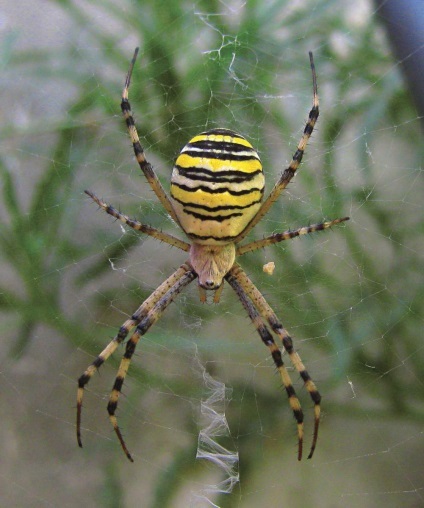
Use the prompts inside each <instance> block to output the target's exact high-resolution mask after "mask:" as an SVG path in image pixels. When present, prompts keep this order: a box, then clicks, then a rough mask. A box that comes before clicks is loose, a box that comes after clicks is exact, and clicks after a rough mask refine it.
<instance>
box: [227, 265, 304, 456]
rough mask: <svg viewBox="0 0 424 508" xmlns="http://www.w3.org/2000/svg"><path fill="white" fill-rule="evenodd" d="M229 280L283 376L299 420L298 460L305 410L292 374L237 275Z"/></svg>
mask: <svg viewBox="0 0 424 508" xmlns="http://www.w3.org/2000/svg"><path fill="white" fill-rule="evenodd" d="M227 277H228V278H227V280H228V282H229V284H230V285H231V286H232V288H233V289H234V291H235V292H236V293H237V296H238V297H239V299H240V301H241V303H242V304H243V307H244V308H245V309H246V311H247V313H248V315H249V317H250V319H251V320H252V322H253V324H254V326H255V328H256V330H257V332H258V333H259V336H260V337H261V339H262V342H263V343H264V344H265V346H267V347H268V349H269V350H270V352H271V356H272V359H273V360H274V363H275V366H276V367H277V370H278V372H279V373H280V376H281V381H282V383H283V386H284V388H285V390H286V392H287V396H288V398H289V403H290V407H291V409H292V411H293V414H294V417H295V419H296V422H297V435H298V452H297V457H298V460H301V459H302V451H303V433H304V430H303V411H302V408H301V406H300V402H299V399H298V397H297V395H296V392H295V389H294V387H293V384H292V381H291V378H290V375H289V373H288V371H287V369H286V367H285V365H284V363H283V359H282V355H281V351H280V349H279V348H278V346H277V345H276V343H275V341H274V339H273V337H272V335H271V332H270V331H269V330H268V328H267V327H266V325H265V323H264V321H263V319H262V317H261V316H260V314H259V313H258V311H257V309H256V307H255V305H254V304H253V302H252V301H251V300H250V299H249V297H248V296H247V294H246V292H245V291H244V289H243V287H242V285H241V284H240V283H239V281H238V280H237V278H236V277H234V276H233V275H229V276H227Z"/></svg>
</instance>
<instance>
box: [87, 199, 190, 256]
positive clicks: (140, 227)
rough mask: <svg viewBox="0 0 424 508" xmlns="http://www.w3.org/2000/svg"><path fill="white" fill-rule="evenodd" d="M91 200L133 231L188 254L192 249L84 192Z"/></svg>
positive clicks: (184, 243) (173, 237)
mask: <svg viewBox="0 0 424 508" xmlns="http://www.w3.org/2000/svg"><path fill="white" fill-rule="evenodd" d="M84 192H85V193H86V194H87V195H88V196H90V198H91V199H92V200H93V201H94V202H95V203H97V204H98V205H99V206H100V208H102V209H103V210H104V211H105V212H106V213H108V214H109V215H112V217H115V218H116V219H118V220H120V221H121V222H123V223H124V224H126V225H127V226H129V227H130V228H132V229H135V230H136V231H141V232H142V233H145V234H146V235H149V236H152V237H153V238H156V240H160V241H161V242H165V243H167V244H169V245H172V246H173V247H177V248H178V249H181V250H184V251H186V252H188V251H189V249H190V244H189V243H187V242H184V241H182V240H180V239H179V238H176V237H175V236H172V235H169V234H168V233H163V232H162V231H159V229H156V228H153V227H151V226H147V225H146V224H142V223H141V222H139V221H137V220H133V219H130V218H129V217H128V215H125V214H123V213H121V212H119V211H118V210H116V208H114V207H113V206H112V205H108V204H107V203H105V202H104V201H102V200H101V199H100V198H98V197H97V196H96V195H95V194H94V193H93V192H91V191H88V190H86V191H84Z"/></svg>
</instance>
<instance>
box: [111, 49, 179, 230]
mask: <svg viewBox="0 0 424 508" xmlns="http://www.w3.org/2000/svg"><path fill="white" fill-rule="evenodd" d="M138 51H139V48H136V49H135V51H134V56H133V58H132V60H131V64H130V67H129V69H128V74H127V77H126V79H125V85H124V90H123V91H122V101H121V110H122V113H123V115H124V119H125V123H126V124H127V128H128V133H129V135H130V138H131V142H132V145H133V148H134V154H135V158H136V159H137V162H138V164H139V166H140V169H141V171H142V172H143V174H144V176H145V177H146V179H147V181H148V183H149V185H150V187H151V188H152V190H153V192H154V193H155V194H156V196H157V197H158V199H159V201H160V202H161V203H162V206H163V207H164V208H165V210H166V211H167V212H168V213H169V215H170V216H171V217H172V218H173V219H174V221H175V222H176V223H177V224H179V222H178V219H177V216H176V214H175V211H174V208H173V207H172V204H171V201H170V199H169V197H168V195H167V193H166V192H165V190H164V188H163V187H162V184H161V183H160V181H159V178H158V177H157V175H156V173H155V171H154V170H153V167H152V165H151V164H150V162H147V160H146V157H145V156H144V150H143V147H142V146H141V143H140V138H139V136H138V132H137V128H136V126H135V122H134V117H133V115H132V112H131V105H130V102H129V100H128V90H129V87H130V83H131V75H132V72H133V69H134V64H135V61H136V59H137V54H138Z"/></svg>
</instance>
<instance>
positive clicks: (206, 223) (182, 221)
mask: <svg viewBox="0 0 424 508" xmlns="http://www.w3.org/2000/svg"><path fill="white" fill-rule="evenodd" d="M138 51H139V48H136V50H135V52H134V56H133V58H132V60H131V63H130V66H129V70H128V73H127V77H126V80H125V85H124V89H123V93H122V101H121V109H122V113H123V115H124V119H125V122H126V125H127V128H128V132H129V136H130V138H131V141H132V144H133V148H134V153H135V157H136V159H137V162H138V164H139V165H140V168H141V170H142V172H143V173H144V176H145V177H146V179H147V181H148V183H149V184H150V186H151V188H152V189H153V191H154V193H155V194H156V196H157V198H158V199H159V201H160V203H161V204H162V206H163V207H164V208H165V210H166V211H167V213H168V214H169V215H170V216H171V218H172V219H173V220H174V221H175V222H176V224H177V225H179V226H180V228H181V229H182V230H183V232H184V233H185V235H186V236H187V238H188V239H189V240H190V242H186V241H183V240H180V239H178V238H176V237H174V236H172V235H170V234H168V233H164V232H163V231H160V230H158V229H155V228H154V227H151V226H148V225H146V224H143V223H141V222H138V221H137V220H133V219H130V218H129V217H128V216H127V215H124V214H123V213H121V212H119V211H118V210H116V209H115V208H114V207H113V206H111V205H109V204H106V203H105V202H103V201H102V200H101V199H99V198H98V197H97V196H96V195H95V194H93V193H92V192H90V191H88V190H87V191H85V192H86V194H88V195H89V196H90V198H91V199H92V200H93V201H94V202H95V203H97V204H98V205H99V207H100V208H102V209H103V210H104V211H105V212H106V213H108V214H109V215H112V216H113V217H115V218H116V219H118V220H120V221H121V222H123V223H124V224H126V225H127V226H129V227H130V228H132V229H134V230H136V231H140V232H142V233H145V234H146V235H149V236H152V237H153V238H156V239H157V240H160V241H162V242H165V243H167V244H169V245H171V246H173V247H176V248H178V249H181V250H183V251H185V252H188V260H187V261H186V262H185V263H183V264H182V265H181V266H180V267H179V268H178V269H177V270H176V271H175V272H174V273H173V274H172V275H170V276H169V277H168V278H167V279H166V280H165V281H164V282H163V283H162V284H161V285H160V286H159V287H158V288H157V289H156V290H155V291H153V293H152V294H151V295H150V296H149V297H148V298H147V300H145V301H144V302H143V303H142V304H141V305H140V307H139V308H138V309H137V310H136V311H135V312H134V314H132V316H131V317H130V318H129V319H127V320H126V321H125V323H124V324H123V325H122V326H121V327H120V328H119V331H118V333H117V335H116V336H115V337H114V338H113V340H112V341H111V342H110V343H109V344H108V345H107V346H106V348H105V349H104V350H103V351H102V352H101V353H100V354H99V355H98V356H97V357H96V358H95V359H94V361H93V362H92V363H91V364H90V365H89V366H88V368H87V370H86V371H85V372H84V373H83V374H82V375H81V377H80V378H79V380H78V392H77V422H76V430H77V440H78V444H79V446H80V447H82V441H81V411H82V400H83V395H84V389H85V386H86V385H87V383H88V382H89V381H90V379H91V377H92V376H93V374H94V373H95V372H96V371H97V370H98V369H99V368H100V366H101V365H102V364H103V363H104V362H105V361H106V360H107V359H108V358H109V357H110V355H111V354H112V353H114V352H115V350H116V349H117V348H118V346H119V345H120V344H121V343H123V342H124V340H125V339H126V337H127V336H128V334H129V332H130V331H131V330H133V331H132V335H131V336H130V338H129V340H128V341H127V342H126V344H125V352H124V354H123V358H122V360H121V363H120V366H119V369H118V373H117V376H116V379H115V382H114V385H113V388H112V391H111V393H110V397H109V403H108V406H107V410H108V413H109V419H110V422H111V423H112V426H113V428H114V430H115V433H116V435H117V437H118V439H119V442H120V444H121V446H122V449H123V451H124V452H125V454H126V456H127V457H128V459H129V460H130V461H131V462H133V457H132V455H131V454H130V452H129V450H128V448H127V445H126V443H125V441H124V438H123V436H122V433H121V430H120V427H119V426H118V421H117V417H116V409H117V405H118V398H119V395H120V393H121V390H122V385H123V383H124V380H125V376H126V375H127V372H128V368H129V366H130V362H131V358H132V356H133V354H134V351H135V349H136V346H137V343H138V341H139V339H140V337H141V336H143V335H144V334H145V333H146V332H147V331H148V330H149V329H150V327H151V326H152V325H153V324H154V323H156V322H157V321H158V319H159V318H160V317H161V315H162V313H163V312H164V311H165V309H166V308H167V307H168V305H169V304H170V303H171V302H172V301H173V300H174V299H175V298H176V296H177V295H178V294H179V293H180V292H181V291H182V290H183V289H184V288H185V287H186V286H188V285H189V284H190V283H191V282H193V281H194V280H195V279H196V278H197V279H198V287H199V297H200V301H201V302H205V301H206V291H213V292H214V293H213V301H214V302H215V303H218V302H219V299H220V295H221V292H222V290H223V287H224V280H225V281H227V283H228V284H229V285H230V286H231V287H232V289H233V290H234V291H235V293H236V294H237V296H238V298H239V299H240V301H241V303H242V305H243V307H244V308H245V310H246V312H247V314H248V315H249V317H250V319H251V320H252V322H253V324H254V326H255V328H256V330H257V332H258V334H259V336H260V338H261V339H262V341H263V343H264V344H265V345H266V346H267V347H268V349H269V351H270V353H271V356H272V359H273V361H274V364H275V367H276V368H277V370H278V372H279V374H280V377H281V381H282V383H283V386H284V388H285V390H286V392H287V395H288V400H289V404H290V407H291V409H292V411H293V414H294V417H295V420H296V423H297V436H298V451H297V458H298V460H301V459H302V451H303V434H304V425H303V412H302V408H301V405H300V402H299V399H298V397H297V395H296V392H295V389H294V387H293V384H292V381H291V379H290V375H289V373H288V371H287V369H286V367H285V365H284V363H283V360H282V354H281V351H280V349H279V347H278V346H277V345H276V343H275V341H274V338H273V335H272V332H273V333H274V334H275V335H276V336H277V337H279V338H280V339H281V341H282V345H283V349H284V350H285V351H286V352H287V354H288V356H289V358H290V361H291V363H292V364H293V366H294V368H295V369H296V371H297V372H298V373H299V375H300V377H301V378H302V380H303V383H304V386H305V387H306V390H307V391H308V393H309V395H310V397H311V399H312V401H313V404H314V430H313V437H312V444H311V448H310V451H309V455H308V458H311V457H312V455H313V453H314V450H315V447H316V444H317V439H318V429H319V422H320V413H321V409H320V402H321V395H320V394H319V392H318V390H317V387H316V385H315V383H314V382H313V380H312V379H311V377H310V375H309V374H308V372H307V370H306V368H305V366H304V364H303V363H302V360H301V359H300V356H299V355H298V353H297V352H296V351H295V350H294V347H293V341H292V338H291V336H290V335H289V333H288V332H287V330H286V329H285V328H284V326H283V325H282V323H281V321H280V320H279V319H278V318H277V316H276V314H275V313H274V311H273V310H272V308H271V307H270V306H269V304H268V303H267V302H266V300H265V298H264V297H263V295H262V294H261V292H260V291H259V289H257V287H256V286H255V285H254V284H253V282H252V281H251V280H250V279H249V277H248V276H247V275H246V273H245V272H244V271H243V269H242V268H241V266H240V265H239V264H238V263H237V262H236V261H235V258H236V257H237V256H241V255H243V254H246V253H248V252H253V251H255V250H258V249H262V248H264V247H266V246H268V245H272V244H275V243H278V242H282V241H284V240H289V239H292V238H295V237H298V236H301V235H305V234H308V233H313V232H315V231H321V230H324V229H328V228H330V227H331V226H334V225H336V224H339V223H341V222H344V221H347V220H348V219H349V217H343V218H340V219H334V220H331V221H328V222H322V223H320V224H313V225H310V226H306V227H301V228H298V229H295V230H289V231H285V232H282V233H274V234H273V235H270V236H268V237H266V238H263V239H261V240H256V241H253V242H249V243H244V244H241V241H242V240H243V239H244V238H245V237H246V235H247V234H248V233H249V232H250V231H251V230H252V229H253V228H254V227H255V226H256V224H258V222H259V221H260V220H261V219H262V218H263V217H264V216H265V214H266V213H267V212H268V210H269V209H270V207H271V205H272V204H273V203H274V202H275V201H276V200H277V198H278V197H279V195H280V193H281V191H282V190H283V189H285V188H286V187H287V185H288V184H289V182H290V181H291V179H292V178H293V176H294V175H295V174H296V170H297V168H298V167H299V164H300V163H301V160H302V156H303V153H304V151H305V148H306V144H307V142H308V140H309V138H310V136H311V134H312V131H313V129H314V126H315V123H316V121H317V119H318V114H319V102H318V91H317V80H316V73H315V66H314V60H313V56H312V53H311V52H310V53H309V59H310V66H311V70H312V83H313V105H312V109H311V111H310V113H309V118H308V120H307V122H306V126H305V128H304V131H303V134H302V137H301V139H300V141H299V143H298V146H297V150H296V152H295V154H294V155H293V158H292V161H291V163H290V164H289V166H288V167H287V168H286V169H285V170H284V171H283V172H282V174H281V176H280V178H279V179H278V181H277V182H276V184H275V185H274V187H273V189H272V190H271V192H270V194H269V195H268V197H267V198H266V199H265V200H263V194H264V184H265V181H264V175H263V171H262V165H261V161H260V159H259V156H258V154H257V152H256V151H255V150H254V148H253V147H252V145H251V144H250V143H249V141H247V140H246V139H245V138H244V137H243V136H241V135H240V134H237V133H235V132H233V131H231V130H228V129H222V128H219V129H212V130H209V131H207V132H202V133H201V134H198V135H197V136H194V137H193V138H192V139H191V140H190V141H189V142H188V143H187V144H186V145H185V146H184V148H183V149H182V150H181V152H180V154H179V155H178V157H177V159H176V162H175V165H174V168H173V172H172V177H171V193H170V196H168V194H167V193H166V192H165V190H164V188H163V187H162V185H161V183H160V181H159V179H158V177H157V176H156V173H155V172H154V170H153V168H152V166H151V165H150V163H149V162H148V161H147V160H146V158H145V155H144V150H143V147H142V146H141V144H140V140H139V137H138V133H137V129H136V126H135V123H134V119H133V116H132V112H131V107H130V103H129V100H128V90H129V86H130V81H131V75H132V72H133V69H134V65H135V61H136V58H137V54H138Z"/></svg>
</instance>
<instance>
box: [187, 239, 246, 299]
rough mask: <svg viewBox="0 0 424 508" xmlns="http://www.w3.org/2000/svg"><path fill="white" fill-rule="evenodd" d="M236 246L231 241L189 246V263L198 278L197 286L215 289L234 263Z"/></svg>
mask: <svg viewBox="0 0 424 508" xmlns="http://www.w3.org/2000/svg"><path fill="white" fill-rule="evenodd" d="M235 257H236V248H235V245H234V244H233V243H228V244H226V245H200V244H198V243H193V244H192V245H191V247H190V264H191V266H192V267H193V268H194V270H195V271H196V273H197V276H198V278H199V286H200V287H202V288H203V289H207V290H216V289H218V288H219V287H220V286H221V284H222V280H223V278H224V277H225V275H226V274H227V273H228V272H229V270H230V269H231V267H232V266H233V264H234V260H235Z"/></svg>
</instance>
